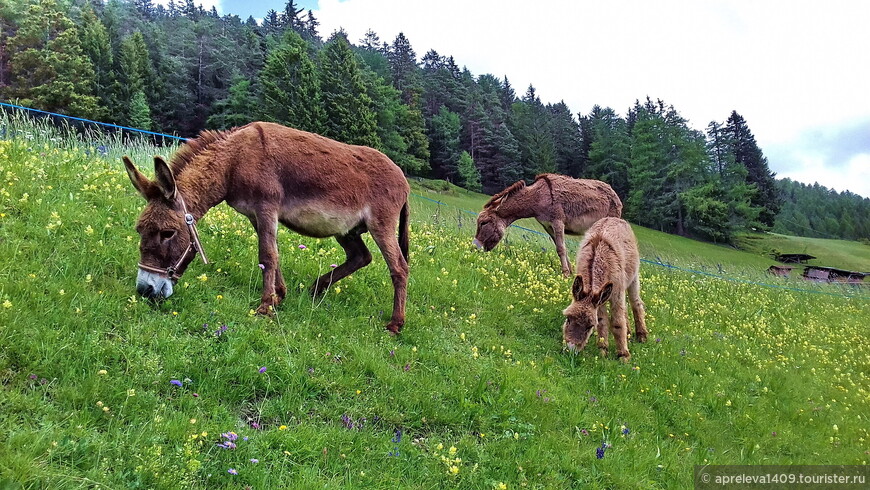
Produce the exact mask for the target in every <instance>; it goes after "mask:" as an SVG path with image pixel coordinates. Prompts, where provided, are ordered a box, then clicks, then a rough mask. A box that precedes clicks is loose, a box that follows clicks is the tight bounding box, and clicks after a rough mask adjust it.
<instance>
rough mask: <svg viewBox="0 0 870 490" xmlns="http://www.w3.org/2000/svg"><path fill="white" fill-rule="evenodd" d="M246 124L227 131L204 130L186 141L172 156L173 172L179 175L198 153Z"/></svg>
mask: <svg viewBox="0 0 870 490" xmlns="http://www.w3.org/2000/svg"><path fill="white" fill-rule="evenodd" d="M243 127H244V126H239V127H235V128H232V129H227V130H225V131H212V130H208V129H206V130H203V131H201V132H200V133H199V135H197V137H196V138H191V139H188V140H186V141H185V143H184V144H183V145H181V147H180V148H179V149H178V151H176V152H175V154H174V155H173V156H172V161H171V164H170V166H171V167H172V172H173V173H174V174H175V175H178V174H179V173H180V172H181V171H182V170H184V169H185V168H186V167H187V165H188V164H189V163H190V162H192V161H193V159H194V158H196V156H197V155H199V154H200V153H202V152H203V151H205V150H207V149H208V148H209V147H210V146H211V145H213V144H215V143H217V142H219V141H223V140H225V139H227V137H228V136H229V135H231V134H233V133H235V132H236V131H238V130H239V129H241V128H243Z"/></svg>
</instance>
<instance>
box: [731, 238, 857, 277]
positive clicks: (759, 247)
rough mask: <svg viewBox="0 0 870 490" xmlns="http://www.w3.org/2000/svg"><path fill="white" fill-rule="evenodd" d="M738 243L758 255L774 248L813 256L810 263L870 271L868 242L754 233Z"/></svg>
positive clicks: (768, 252)
mask: <svg viewBox="0 0 870 490" xmlns="http://www.w3.org/2000/svg"><path fill="white" fill-rule="evenodd" d="M739 245H740V248H742V249H744V250H746V251H749V252H752V253H755V254H758V255H767V256H770V254H771V253H772V252H773V251H778V252H780V253H794V254H809V255H812V256H814V257H816V258H815V259H812V260H810V261H809V262H808V263H809V264H811V265H819V266H825V267H836V268H840V269H845V270H851V271H858V272H870V245H867V244H864V243H860V242H852V241H847V240H830V239H826V238H806V237H796V236H789V235H780V234H777V233H764V234H762V233H753V234H746V235H743V236H741V237H740V240H739ZM868 282H870V281H868Z"/></svg>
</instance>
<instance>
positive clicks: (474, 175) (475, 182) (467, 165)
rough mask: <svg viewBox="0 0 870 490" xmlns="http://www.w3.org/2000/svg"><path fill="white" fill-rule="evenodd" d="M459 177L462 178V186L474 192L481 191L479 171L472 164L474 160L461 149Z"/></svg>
mask: <svg viewBox="0 0 870 490" xmlns="http://www.w3.org/2000/svg"><path fill="white" fill-rule="evenodd" d="M458 171H459V178H460V179H461V180H462V187H465V188H466V189H468V190H470V191H474V192H480V191H481V189H482V188H481V185H480V171H479V170H477V167H475V166H474V160H472V159H471V155H469V154H468V152H467V151H463V152H462V153H461V154H460V155H459V166H458Z"/></svg>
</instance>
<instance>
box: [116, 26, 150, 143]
mask: <svg viewBox="0 0 870 490" xmlns="http://www.w3.org/2000/svg"><path fill="white" fill-rule="evenodd" d="M118 67H119V70H118V74H119V78H118V85H117V101H118V103H119V106H120V108H121V111H122V113H121V114H120V116H121V118H120V121H121V123H122V124H124V125H129V126H132V127H137V126H135V124H137V123H138V121H134V119H136V118H139V120H141V119H142V114H143V113H144V111H142V110H141V108H134V107H133V98H134V97H135V96H137V95H138V94H142V95H143V97H144V95H145V92H146V89H147V88H148V87H147V86H146V80H148V79H149V78H151V77H152V74H151V64H150V61H149V57H148V48H147V47H146V46H145V39H144V37H143V36H142V33H141V32H139V31H136V32H134V33H133V35H131V36H129V37H127V38H126V39H124V41H122V42H121V50H120V52H119V53H118ZM141 103H143V104H145V105H146V106H147V105H148V103H147V101H146V100H145V99H144V98H143V100H142V101H141ZM134 110H136V111H137V112H136V113H135V114H134V112H133V111H134ZM148 120H149V126H150V121H151V111H150V109H148Z"/></svg>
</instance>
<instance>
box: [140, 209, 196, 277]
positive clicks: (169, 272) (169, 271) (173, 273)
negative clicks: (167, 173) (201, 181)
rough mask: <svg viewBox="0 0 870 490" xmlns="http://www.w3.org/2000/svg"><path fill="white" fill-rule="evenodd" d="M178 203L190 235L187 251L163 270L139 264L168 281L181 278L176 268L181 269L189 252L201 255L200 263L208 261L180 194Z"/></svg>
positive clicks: (194, 224) (194, 220) (192, 220)
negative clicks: (173, 263)
mask: <svg viewBox="0 0 870 490" xmlns="http://www.w3.org/2000/svg"><path fill="white" fill-rule="evenodd" d="M178 201H179V202H180V203H181V212H182V213H184V222H185V224H187V231H188V232H189V233H190V245H188V246H187V250H185V251H184V253H183V254H181V257H179V259H178V261H177V262H176V263H175V265H171V266H169V267H167V268H165V269H162V268H160V267H154V266H150V265H147V264H143V263H142V262H139V268H140V269H142V270H145V271H148V272H154V273H156V274H160V275H161V276H166V277H167V278H169V279H178V278H179V277H181V275H180V274H178V273H177V272H178V268H179V267H181V264H183V263H184V261H185V260H186V259H187V256H188V255H190V253H191V252H193V253H194V254H195V253H196V252H199V253H200V255H202V262H203V263H204V264H208V259H207V258H206V256H205V250H204V249H203V248H202V243H200V241H199V233H197V231H196V219H195V218H194V217H193V215H192V214H190V213H188V212H187V206H185V204H184V198H183V197H181V194H178Z"/></svg>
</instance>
